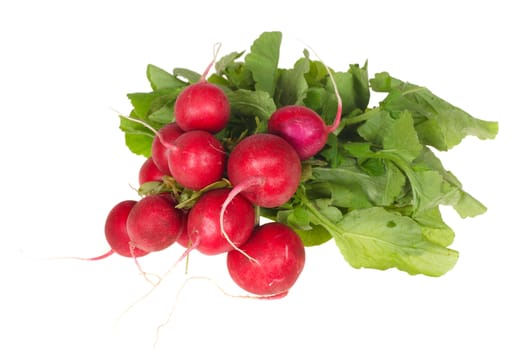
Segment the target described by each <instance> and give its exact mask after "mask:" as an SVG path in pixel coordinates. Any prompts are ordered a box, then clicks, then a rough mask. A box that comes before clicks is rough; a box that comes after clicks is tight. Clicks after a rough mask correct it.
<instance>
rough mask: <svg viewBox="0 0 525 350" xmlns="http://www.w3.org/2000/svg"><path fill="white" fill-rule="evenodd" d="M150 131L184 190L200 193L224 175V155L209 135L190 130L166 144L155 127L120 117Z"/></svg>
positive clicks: (201, 131)
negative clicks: (199, 191)
mask: <svg viewBox="0 0 525 350" xmlns="http://www.w3.org/2000/svg"><path fill="white" fill-rule="evenodd" d="M123 118H126V119H129V120H131V121H134V122H136V123H139V124H141V125H143V126H144V127H146V128H149V129H150V130H151V131H153V133H155V136H156V137H158V139H159V142H161V144H162V145H163V146H164V147H166V149H167V150H168V155H167V157H168V167H169V170H170V174H171V176H173V178H174V179H175V180H176V181H177V182H178V183H179V184H180V185H182V186H183V187H186V188H188V189H191V190H196V191H197V190H200V189H202V188H203V187H206V186H208V185H210V184H212V183H213V182H216V181H218V180H220V179H221V178H222V176H223V175H224V170H225V164H226V152H225V151H224V148H223V147H222V144H221V143H220V141H219V140H218V139H217V138H216V137H215V136H214V135H213V134H211V133H209V132H207V131H203V130H192V131H188V132H185V133H183V134H182V135H180V136H179V137H177V139H176V140H175V142H174V143H173V144H169V143H168V142H167V141H166V140H165V139H164V137H163V135H162V134H160V133H159V132H158V131H157V130H155V128H153V127H152V126H151V125H149V124H148V123H146V122H144V121H142V120H140V119H135V118H132V117H123Z"/></svg>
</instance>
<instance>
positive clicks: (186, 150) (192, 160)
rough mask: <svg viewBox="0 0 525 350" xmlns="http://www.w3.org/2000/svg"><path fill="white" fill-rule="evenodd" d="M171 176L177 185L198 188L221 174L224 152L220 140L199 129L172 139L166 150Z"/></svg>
mask: <svg viewBox="0 0 525 350" xmlns="http://www.w3.org/2000/svg"><path fill="white" fill-rule="evenodd" d="M168 165H169V168H170V173H171V176H173V178H174V179H175V181H177V182H178V183H179V184H180V185H182V186H184V187H186V188H189V189H192V190H200V189H202V188H203V187H205V186H208V185H209V184H211V183H213V182H216V181H218V180H220V179H221V178H222V176H223V175H224V170H225V168H226V153H225V152H224V149H223V147H222V145H221V143H220V141H219V140H218V139H217V138H216V137H215V136H213V135H212V134H210V133H209V132H206V131H202V130H193V131H188V132H185V133H184V134H182V135H181V136H179V137H178V138H177V140H175V143H174V144H173V146H172V148H171V149H170V150H169V152H168Z"/></svg>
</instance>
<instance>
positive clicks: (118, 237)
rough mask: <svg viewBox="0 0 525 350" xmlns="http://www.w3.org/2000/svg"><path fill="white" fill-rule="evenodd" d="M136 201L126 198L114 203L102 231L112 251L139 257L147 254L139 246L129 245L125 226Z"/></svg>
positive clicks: (126, 255)
mask: <svg viewBox="0 0 525 350" xmlns="http://www.w3.org/2000/svg"><path fill="white" fill-rule="evenodd" d="M135 204H137V201H134V200H126V201H122V202H120V203H118V204H117V205H115V206H114V207H113V208H112V209H111V210H110V211H109V214H108V216H107V218H106V224H105V226H104V232H105V234H106V240H107V242H108V244H109V246H110V247H111V249H112V250H113V252H115V253H117V254H119V255H122V256H125V257H128V258H129V257H137V258H138V257H140V256H144V255H146V254H148V252H146V251H143V250H141V249H139V248H133V246H132V245H131V246H130V238H129V235H128V230H127V227H126V222H127V220H128V216H129V213H130V211H131V209H132V208H133V207H134V206H135Z"/></svg>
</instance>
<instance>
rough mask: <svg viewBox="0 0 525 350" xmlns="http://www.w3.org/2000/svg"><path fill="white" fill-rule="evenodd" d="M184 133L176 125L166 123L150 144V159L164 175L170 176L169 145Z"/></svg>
mask: <svg viewBox="0 0 525 350" xmlns="http://www.w3.org/2000/svg"><path fill="white" fill-rule="evenodd" d="M183 133H184V131H182V129H181V128H179V126H178V125H177V123H168V124H166V125H164V126H163V127H162V128H160V129H159V130H158V131H157V133H156V135H155V137H154V138H153V143H152V144H151V158H152V159H153V162H154V163H155V165H156V166H157V168H159V170H160V171H161V172H162V173H163V174H164V175H171V174H170V168H169V166H168V151H169V147H168V146H169V145H172V144H173V143H174V142H175V140H176V139H177V138H178V137H179V136H180V135H182V134H183Z"/></svg>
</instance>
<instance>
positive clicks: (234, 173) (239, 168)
mask: <svg viewBox="0 0 525 350" xmlns="http://www.w3.org/2000/svg"><path fill="white" fill-rule="evenodd" d="M227 173H228V178H229V180H230V181H231V183H232V184H233V186H234V189H233V193H234V194H235V193H237V192H242V193H243V194H244V196H245V197H246V198H247V199H248V200H249V201H250V202H252V203H253V204H255V205H258V206H261V207H265V208H273V207H278V206H280V205H283V204H284V203H286V202H287V201H288V200H290V198H292V196H293V195H294V194H295V191H296V190H297V187H298V186H299V183H300V181H301V160H300V159H299V156H298V155H297V152H296V151H295V150H294V149H293V147H292V146H290V144H289V143H288V142H286V141H285V140H284V139H283V138H281V137H279V136H276V135H272V134H255V135H251V136H248V137H246V138H245V139H243V140H242V141H241V142H239V143H238V144H237V145H236V146H235V148H234V149H233V150H232V152H231V154H230V157H229V159H228V164H227Z"/></svg>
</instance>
